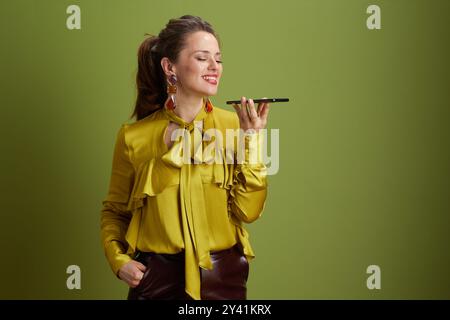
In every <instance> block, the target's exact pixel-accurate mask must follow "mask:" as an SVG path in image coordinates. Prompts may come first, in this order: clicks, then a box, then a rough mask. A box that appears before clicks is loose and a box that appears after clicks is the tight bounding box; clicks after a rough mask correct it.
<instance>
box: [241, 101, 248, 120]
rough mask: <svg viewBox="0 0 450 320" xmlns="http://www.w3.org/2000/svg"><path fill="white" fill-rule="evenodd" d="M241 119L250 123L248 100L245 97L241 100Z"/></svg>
mask: <svg viewBox="0 0 450 320" xmlns="http://www.w3.org/2000/svg"><path fill="white" fill-rule="evenodd" d="M241 104H242V107H241V119H242V121H244V122H249V121H250V119H249V116H248V112H247V99H246V98H245V97H242V98H241Z"/></svg>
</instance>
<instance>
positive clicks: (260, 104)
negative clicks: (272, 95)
mask: <svg viewBox="0 0 450 320" xmlns="http://www.w3.org/2000/svg"><path fill="white" fill-rule="evenodd" d="M263 99H267V97H263ZM265 104H267V102H260V103H258V117H259V116H261V110H262V108H263V107H264V105H265Z"/></svg>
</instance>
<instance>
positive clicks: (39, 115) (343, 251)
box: [0, 0, 450, 299]
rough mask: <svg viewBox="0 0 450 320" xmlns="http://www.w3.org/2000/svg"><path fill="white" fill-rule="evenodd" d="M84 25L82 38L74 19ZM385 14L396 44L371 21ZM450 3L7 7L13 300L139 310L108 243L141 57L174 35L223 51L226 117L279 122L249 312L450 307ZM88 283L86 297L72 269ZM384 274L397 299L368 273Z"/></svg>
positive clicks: (6, 234)
mask: <svg viewBox="0 0 450 320" xmlns="http://www.w3.org/2000/svg"><path fill="white" fill-rule="evenodd" d="M70 4H78V5H79V6H80V7H81V27H82V28H81V30H68V29H67V28H66V18H67V16H68V14H66V8H67V6H68V5H70ZM370 4H377V5H379V6H380V7H381V24H382V29H381V30H368V29H367V27H366V19H367V17H368V14H367V13H366V8H367V7H368V6H369V5H370ZM449 12H450V2H449V1H445V0H444V1H424V0H423V1H361V0H353V1H332V0H329V1H324V0H323V1H312V0H311V1H298V0H295V1H294V0H292V1H264V2H262V1H237V0H229V1H211V0H208V1H187V0H183V1H178V0H164V1H162V0H161V1H112V0H109V1H105V0H91V1H87V0H85V1H75V0H72V1H61V0H53V1H50V0H46V1H30V0H29V1H12V0H9V1H1V2H0V15H1V16H0V23H1V26H0V39H1V51H0V57H1V72H0V79H1V86H0V88H1V89H0V90H1V95H0V97H1V98H0V99H1V100H0V101H1V102H0V103H1V119H2V124H1V126H0V128H1V129H0V130H1V132H0V133H1V137H2V144H1V152H0V154H1V163H0V164H1V184H0V186H1V190H0V194H1V230H2V231H1V233H0V241H1V242H0V244H1V248H2V254H1V263H0V274H1V275H2V281H1V285H0V298H3V299H125V297H126V294H127V286H126V284H125V283H124V282H121V281H120V280H118V279H116V278H115V276H114V275H113V273H112V271H111V270H110V268H109V265H108V264H107V261H106V258H105V257H104V254H103V248H102V247H101V242H100V210H101V201H102V200H103V199H104V197H105V196H106V193H107V188H108V183H109V176H110V170H111V162H112V151H113V146H114V141H115V135H116V133H117V131H118V129H119V127H120V125H121V124H122V123H124V122H127V121H128V122H131V120H129V116H130V115H131V111H132V108H133V104H134V99H135V96H136V94H135V83H134V78H135V73H136V67H137V58H136V53H137V48H138V46H139V44H140V43H141V41H142V40H143V39H144V33H146V32H148V33H152V34H157V33H159V31H160V30H161V29H162V28H163V27H164V26H165V24H166V23H167V22H168V20H169V19H170V18H175V17H179V16H181V15H184V14H194V15H199V16H201V17H203V18H204V19H205V20H207V21H209V22H210V23H211V24H212V25H213V26H214V27H215V30H216V31H217V33H218V34H219V36H220V37H221V41H222V48H221V49H222V52H223V61H224V74H223V78H222V81H221V86H220V89H219V94H218V95H217V96H215V97H212V98H211V99H212V101H213V103H214V104H215V105H218V106H220V107H223V108H226V109H229V110H232V108H231V107H229V106H226V105H225V103H224V102H225V101H226V100H229V99H235V98H239V97H240V96H247V97H254V98H257V97H263V96H267V97H272V96H274V97H288V98H290V102H289V103H280V104H272V105H271V111H270V116H269V118H270V119H269V128H277V129H279V130H280V170H279V172H278V174H276V175H273V176H270V177H269V184H270V186H269V198H268V200H267V205H266V209H265V211H264V213H263V215H262V217H261V218H260V219H259V220H257V221H256V222H254V223H253V224H251V225H249V226H248V230H249V231H250V235H251V239H250V240H251V242H252V245H253V248H254V250H255V253H256V256H257V257H256V259H255V260H253V261H252V263H251V273H250V278H249V283H248V298H250V299H319V298H320V299H419V298H423V299H431V298H434V299H436V298H439V299H449V298H450V274H449V271H450V250H449V243H450V235H449V231H450V217H449V213H450V201H449V199H450V196H449V190H450V188H449V187H450V186H449V181H450V174H449V173H450V172H449V171H450V170H449V163H450V159H449V150H448V149H449V146H450V141H449V140H450V139H449V137H450V134H449V119H450V117H449V116H450V112H449V107H450V97H449V95H450V94H449V83H450V81H449V74H450V62H449V59H448V57H450V52H449V51H450V50H449V45H448V39H449V29H450V28H449V22H448V14H449ZM71 264H76V265H78V266H80V268H81V290H68V289H67V288H66V278H67V277H68V274H66V268H67V266H68V265H71ZM372 264H375V265H379V266H380V268H381V290H369V289H368V288H367V287H366V279H367V277H368V274H366V268H367V267H368V266H369V265H372Z"/></svg>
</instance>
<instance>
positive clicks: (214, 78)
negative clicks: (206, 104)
mask: <svg viewBox="0 0 450 320" xmlns="http://www.w3.org/2000/svg"><path fill="white" fill-rule="evenodd" d="M203 79H205V80H217V78H216V77H203Z"/></svg>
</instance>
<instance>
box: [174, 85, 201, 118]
mask: <svg viewBox="0 0 450 320" xmlns="http://www.w3.org/2000/svg"><path fill="white" fill-rule="evenodd" d="M176 104H177V107H176V108H175V110H174V112H175V114H176V115H177V116H179V117H180V118H181V119H183V120H184V121H186V122H188V123H191V122H192V121H193V120H194V119H195V117H196V116H197V114H198V113H199V111H200V109H201V108H202V107H203V97H198V96H192V95H190V96H187V95H185V94H183V92H182V91H181V90H179V91H178V92H177V95H176Z"/></svg>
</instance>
